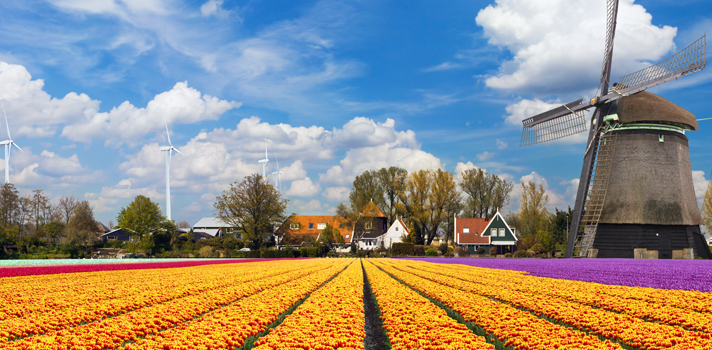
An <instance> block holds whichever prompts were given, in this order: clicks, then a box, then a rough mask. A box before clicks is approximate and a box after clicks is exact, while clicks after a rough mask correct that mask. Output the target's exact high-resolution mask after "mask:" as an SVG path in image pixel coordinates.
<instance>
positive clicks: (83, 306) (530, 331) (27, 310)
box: [0, 258, 712, 350]
mask: <svg viewBox="0 0 712 350" xmlns="http://www.w3.org/2000/svg"><path fill="white" fill-rule="evenodd" d="M473 260H477V259H469V260H468V259H461V260H459V261H458V260H452V259H431V260H427V261H424V260H405V259H354V258H348V259H274V260H268V259H253V260H247V259H235V260H213V261H210V260H205V261H199V262H198V261H195V262H185V261H172V262H155V263H153V262H141V263H135V264H126V263H120V264H121V266H115V265H114V263H111V264H103V265H102V264H86V265H83V266H81V267H66V266H46V267H44V268H43V267H42V266H30V267H0V349H96V350H101V349H122V348H125V349H259V350H267V349H543V350H545V349H712V294H710V292H703V291H699V290H685V289H672V288H670V289H664V288H650V287H641V286H634V285H624V284H625V283H610V284H603V283H596V282H590V281H585V280H577V279H575V278H552V277H543V276H540V275H534V273H529V272H526V271H522V270H525V269H526V268H527V267H528V266H527V265H521V266H519V265H518V268H519V270H515V269H505V268H493V267H496V266H490V267H482V266H472V265H476V264H478V263H479V262H478V263H471V261H473ZM497 260H500V259H497ZM497 260H494V259H491V260H488V261H489V262H486V263H487V264H492V265H494V264H496V263H497ZM530 261H534V260H530ZM442 262H447V263H442ZM563 263H565V261H561V262H557V264H563ZM575 263H576V264H581V263H583V261H582V260H578V261H576V262H575ZM117 264H119V263H117ZM482 264H485V263H482ZM517 264H526V262H522V261H520V262H518V263H517ZM533 270H534V269H533ZM562 270H563V269H562ZM537 274H543V272H541V273H537ZM698 276H699V275H698ZM698 282H699V283H700V285H701V286H704V285H705V279H704V278H701V279H700V281H698ZM706 283H707V284H709V283H712V281H709V280H707V282H706Z"/></svg>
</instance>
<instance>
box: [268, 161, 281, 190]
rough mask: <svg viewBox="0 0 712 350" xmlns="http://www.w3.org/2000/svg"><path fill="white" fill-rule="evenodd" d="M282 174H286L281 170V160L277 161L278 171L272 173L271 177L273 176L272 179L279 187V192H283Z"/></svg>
mask: <svg viewBox="0 0 712 350" xmlns="http://www.w3.org/2000/svg"><path fill="white" fill-rule="evenodd" d="M282 174H284V173H283V172H282V171H280V170H279V159H277V170H275V171H273V172H271V173H270V175H272V179H273V181H274V183H275V185H276V187H277V191H281V190H282Z"/></svg>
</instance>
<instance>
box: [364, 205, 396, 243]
mask: <svg viewBox="0 0 712 350" xmlns="http://www.w3.org/2000/svg"><path fill="white" fill-rule="evenodd" d="M359 213H360V217H359V220H357V221H356V225H355V226H356V236H357V237H358V249H377V248H380V242H382V240H379V237H381V236H383V235H385V234H386V231H388V217H387V216H386V214H384V213H383V211H381V209H378V207H377V206H376V204H375V203H373V202H368V204H366V205H365V206H364V207H363V209H361V211H360V212H359ZM399 237H400V236H399Z"/></svg>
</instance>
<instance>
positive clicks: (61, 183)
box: [0, 147, 103, 188]
mask: <svg viewBox="0 0 712 350" xmlns="http://www.w3.org/2000/svg"><path fill="white" fill-rule="evenodd" d="M0 163H1V164H0V168H2V170H5V162H4V159H3V160H2V161H0ZM102 179H103V174H102V172H101V171H98V170H93V169H90V168H89V167H86V166H84V165H82V164H81V162H80V160H79V156H77V155H76V154H73V155H71V156H69V157H62V156H60V155H58V154H56V153H54V152H50V151H48V150H43V151H42V152H40V154H35V153H33V152H32V149H31V148H30V147H26V148H24V152H13V153H12V157H11V158H10V180H11V182H12V183H14V184H16V185H18V186H22V187H30V188H31V187H35V188H37V187H39V188H48V187H51V186H57V187H78V186H81V185H85V184H88V183H96V182H99V181H101V180H102Z"/></svg>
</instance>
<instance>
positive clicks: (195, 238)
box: [185, 231, 215, 243]
mask: <svg viewBox="0 0 712 350" xmlns="http://www.w3.org/2000/svg"><path fill="white" fill-rule="evenodd" d="M185 233H186V234H187V235H188V237H190V233H187V232H185ZM211 238H215V237H214V236H211V235H209V234H207V233H205V232H200V231H193V239H192V241H193V243H195V242H197V241H199V240H201V239H211Z"/></svg>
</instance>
